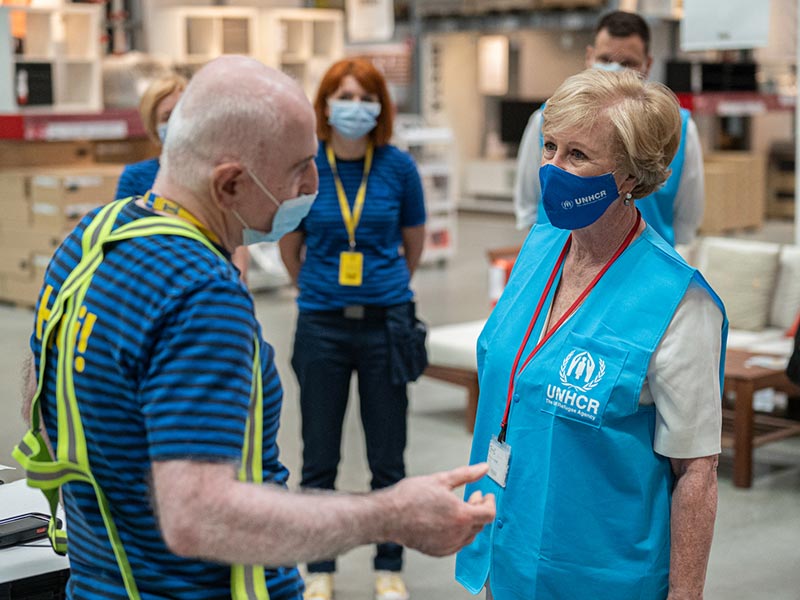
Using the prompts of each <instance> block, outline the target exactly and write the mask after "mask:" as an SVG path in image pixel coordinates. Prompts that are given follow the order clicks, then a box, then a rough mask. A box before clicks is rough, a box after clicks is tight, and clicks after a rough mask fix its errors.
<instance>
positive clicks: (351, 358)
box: [280, 58, 425, 600]
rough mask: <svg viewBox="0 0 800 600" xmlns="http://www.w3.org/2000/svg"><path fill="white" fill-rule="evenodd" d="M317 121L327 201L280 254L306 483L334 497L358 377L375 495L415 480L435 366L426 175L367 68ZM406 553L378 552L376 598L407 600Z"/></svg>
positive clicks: (354, 66) (343, 83) (328, 564)
mask: <svg viewBox="0 0 800 600" xmlns="http://www.w3.org/2000/svg"><path fill="white" fill-rule="evenodd" d="M314 107H315V110H316V114H317V136H318V137H319V140H320V146H319V152H318V154H317V159H316V160H317V169H318V171H319V196H317V199H316V201H315V202H314V205H313V207H312V208H311V212H310V213H309V214H308V216H307V217H306V218H305V220H304V221H303V223H302V224H301V226H300V227H299V229H298V230H297V231H295V232H293V233H291V234H288V235H286V236H284V237H283V239H282V240H281V242H280V246H281V255H282V257H283V260H284V262H285V264H286V267H287V268H288V270H289V273H290V274H291V276H292V278H293V280H294V281H295V283H296V284H297V286H298V288H299V296H298V299H297V304H298V308H299V316H298V321H297V329H296V332H295V340H294V352H293V356H292V367H293V369H294V371H295V374H296V375H297V379H298V383H299V384H300V408H301V413H302V418H303V426H302V430H303V443H304V446H303V473H302V482H301V485H302V486H304V487H308V488H322V489H333V488H334V482H335V480H336V472H337V469H338V465H339V458H340V446H341V438H342V424H343V420H344V415H345V409H346V407H347V399H348V395H349V391H350V379H351V377H352V374H353V372H355V373H357V375H358V392H359V397H360V400H361V407H360V408H361V422H362V424H363V427H364V434H365V438H366V446H367V460H368V462H369V467H370V470H371V472H372V482H371V485H372V488H373V489H378V488H383V487H386V486H389V485H392V484H393V483H396V482H397V481H399V480H400V479H402V478H403V477H404V476H405V465H404V462H403V451H404V450H405V445H406V411H407V408H408V397H407V395H406V383H407V382H408V381H411V380H413V379H415V378H416V377H417V376H418V375H419V373H420V372H421V370H422V369H423V368H424V366H425V356H424V332H421V331H420V328H419V327H417V326H416V318H415V314H414V303H413V295H414V294H413V292H412V291H411V288H410V280H411V276H412V274H413V273H414V269H415V268H416V266H417V264H418V263H419V259H420V256H421V254H422V244H423V240H424V236H425V229H424V223H425V205H424V200H423V194H422V185H421V182H420V178H419V174H418V173H417V169H416V165H415V164H414V161H413V160H412V158H411V157H410V156H409V155H408V154H407V153H405V152H402V151H401V150H399V149H398V148H396V147H394V146H392V145H390V144H389V139H390V138H391V136H392V120H393V107H392V103H391V99H390V97H389V92H388V90H387V88H386V82H385V80H384V78H383V76H382V75H381V74H380V72H379V71H378V70H377V69H376V68H375V67H374V66H373V64H372V63H371V62H370V61H368V60H365V59H358V58H353V59H345V60H342V61H339V62H337V63H336V64H334V65H333V66H332V67H331V68H330V69H329V70H328V72H327V73H326V74H325V76H324V77H323V79H322V83H321V84H320V88H319V91H318V93H317V98H316V101H315V103H314ZM402 552H403V549H402V547H400V546H398V545H397V544H379V545H378V549H377V554H376V556H375V560H374V567H375V570H376V572H377V573H376V583H375V586H376V589H375V592H376V598H378V599H379V600H403V599H405V598H408V592H407V591H406V587H405V585H404V584H403V581H402V579H401V578H400V576H399V571H400V570H401V568H402ZM334 570H335V563H334V562H333V561H325V562H320V563H314V564H309V565H308V571H309V576H308V578H307V581H306V584H307V591H306V596H305V597H306V599H313V600H327V599H328V598H331V597H332V593H333V592H332V588H333V575H332V574H333V571H334Z"/></svg>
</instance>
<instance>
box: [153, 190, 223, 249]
mask: <svg viewBox="0 0 800 600" xmlns="http://www.w3.org/2000/svg"><path fill="white" fill-rule="evenodd" d="M143 200H144V205H145V206H146V207H147V208H149V209H150V210H154V211H158V212H163V213H167V214H170V215H175V216H176V217H178V218H180V219H183V220H184V221H188V222H189V223H191V224H192V225H194V226H195V227H197V228H198V229H199V230H200V233H202V234H203V235H204V236H206V237H207V238H208V239H209V240H211V241H212V242H213V243H215V244H216V245H217V246H220V247H221V246H222V242H221V241H220V239H219V237H218V236H217V234H216V233H214V232H213V231H211V230H210V229H209V228H208V227H206V226H205V225H203V224H202V223H201V222H200V221H198V220H197V217H195V216H194V215H193V214H192V213H190V212H189V211H188V210H186V209H185V208H183V207H182V206H181V205H180V204H178V203H177V202H173V201H172V200H169V199H167V198H164V197H163V196H159V195H158V194H154V193H153V192H147V193H146V194H145V195H144V198H143Z"/></svg>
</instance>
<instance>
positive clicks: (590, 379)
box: [559, 350, 606, 392]
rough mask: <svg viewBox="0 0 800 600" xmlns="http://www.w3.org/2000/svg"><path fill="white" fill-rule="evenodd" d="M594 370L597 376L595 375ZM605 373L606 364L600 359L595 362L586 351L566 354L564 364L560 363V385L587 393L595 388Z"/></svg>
mask: <svg viewBox="0 0 800 600" xmlns="http://www.w3.org/2000/svg"><path fill="white" fill-rule="evenodd" d="M595 370H596V371H597V374H595ZM605 373H606V363H604V362H603V359H602V358H598V359H597V361H595V359H594V357H593V356H592V355H591V354H589V353H588V352H586V351H583V352H578V354H575V350H573V351H572V352H570V353H569V354H567V357H566V358H565V359H564V362H562V363H561V371H560V372H559V375H560V378H561V383H563V384H564V385H565V386H567V387H571V388H574V389H576V390H580V391H581V392H588V391H589V390H591V389H592V388H593V387H595V386H596V385H597V384H598V383H600V380H601V379H603V375H605Z"/></svg>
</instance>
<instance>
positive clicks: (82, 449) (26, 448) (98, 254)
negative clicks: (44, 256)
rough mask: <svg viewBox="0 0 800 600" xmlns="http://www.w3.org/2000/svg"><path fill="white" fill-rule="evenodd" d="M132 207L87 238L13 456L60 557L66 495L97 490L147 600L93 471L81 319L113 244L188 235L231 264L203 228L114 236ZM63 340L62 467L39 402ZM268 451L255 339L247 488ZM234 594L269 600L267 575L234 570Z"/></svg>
mask: <svg viewBox="0 0 800 600" xmlns="http://www.w3.org/2000/svg"><path fill="white" fill-rule="evenodd" d="M124 204H125V201H118V202H115V203H112V204H110V205H108V206H107V207H105V208H104V209H103V210H101V211H100V212H99V213H98V215H97V217H96V218H95V219H94V220H93V221H92V223H91V224H90V225H89V226H88V227H87V229H86V230H85V232H84V236H83V239H82V247H83V258H82V260H81V262H80V263H79V264H78V266H77V267H76V268H75V269H74V270H73V272H72V273H71V274H70V275H69V276H68V277H67V279H66V281H65V282H64V284H63V285H62V288H61V291H60V292H59V294H58V296H57V297H56V299H55V300H54V303H53V307H52V309H51V310H50V315H49V317H48V320H47V325H46V327H45V329H44V332H43V334H42V340H41V341H42V350H41V354H40V368H39V378H38V384H37V390H36V393H35V395H34V398H33V402H32V404H33V406H32V409H31V410H32V415H31V422H32V424H33V427H32V429H31V431H28V433H27V434H26V435H25V437H24V438H23V440H22V441H21V442H20V443H19V444H18V445H17V447H16V448H15V449H14V453H13V454H14V458H15V459H16V460H17V461H18V462H19V463H20V464H21V465H22V466H23V467H24V468H25V470H26V473H27V476H28V484H29V485H30V486H32V487H37V488H39V489H41V490H42V491H43V492H44V494H45V496H46V497H47V499H48V503H49V504H50V508H51V520H50V525H49V527H48V535H49V537H50V541H51V544H52V545H53V549H54V550H55V551H56V552H58V553H60V554H64V553H66V551H67V536H66V533H65V532H64V531H63V530H60V529H58V528H57V522H56V516H55V515H56V509H57V507H58V490H59V488H60V487H61V486H62V485H64V484H65V483H67V482H69V481H76V480H77V481H84V482H86V483H89V484H91V485H92V487H93V488H94V490H95V496H96V497H97V502H98V506H99V508H100V513H101V515H102V517H103V523H104V524H105V527H106V532H107V534H108V538H109V542H110V543H111V547H112V549H113V552H114V556H115V558H116V561H117V565H118V567H119V570H120V574H121V576H122V579H123V583H124V585H125V589H126V592H127V594H128V597H129V598H130V599H131V600H139V598H140V596H139V592H138V589H137V587H136V583H135V581H134V577H133V572H132V570H131V567H130V562H129V561H128V558H127V554H126V552H125V548H124V546H123V544H122V540H121V539H120V537H119V533H118V531H117V528H116V525H115V524H114V520H113V518H112V516H111V507H110V506H109V504H108V500H107V498H106V496H105V494H104V493H103V491H102V489H101V488H100V486H99V485H98V484H97V482H96V481H95V479H94V477H93V476H92V474H91V471H90V467H89V460H88V453H87V448H86V439H85V436H84V431H83V424H82V422H81V418H80V411H79V409H78V402H77V397H76V395H75V386H74V380H73V366H74V365H73V362H74V354H75V333H76V331H77V329H76V327H77V319H78V316H79V314H80V307H81V306H82V305H83V299H84V297H85V295H86V292H87V290H88V288H89V285H90V283H91V279H92V276H93V275H94V272H95V270H96V269H97V267H98V266H99V265H100V263H101V262H102V259H103V244H105V243H107V242H111V241H119V240H122V239H129V238H133V237H143V236H148V235H161V234H163V235H181V236H184V237H189V238H192V239H195V240H197V241H199V242H201V243H203V244H205V245H206V246H207V247H208V248H209V249H211V250H212V251H213V252H214V253H215V254H216V255H218V256H219V257H220V258H223V259H225V256H224V255H223V254H222V253H221V252H220V251H219V250H218V249H217V248H216V247H215V246H214V245H213V244H212V243H211V242H209V241H208V239H207V238H206V237H205V236H204V235H203V234H202V233H200V231H198V230H197V228H196V227H194V226H192V225H190V224H188V223H185V222H184V221H181V220H179V219H172V218H169V217H161V216H159V217H146V218H143V219H138V220H137V221H134V222H132V223H128V224H126V225H124V226H122V227H119V228H117V229H116V230H114V231H113V232H112V231H111V228H112V227H113V224H114V223H115V221H116V217H117V215H118V214H119V212H120V210H121V209H122V208H123V206H124ZM56 332H57V335H58V340H59V357H58V358H59V360H58V365H57V372H56V403H57V415H58V432H59V444H58V450H57V459H56V460H54V459H53V457H52V456H50V453H49V451H48V449H47V446H46V445H45V443H44V440H43V437H42V435H41V433H40V431H39V429H40V425H41V424H40V423H39V402H40V397H41V393H42V389H43V381H44V370H45V369H44V367H45V363H46V358H47V354H46V353H47V348H48V346H49V345H50V341H51V338H52V336H53V334H54V333H56ZM262 446H263V394H262V380H261V359H260V344H259V341H258V336H254V357H253V373H252V384H251V393H250V404H249V408H248V417H247V425H246V432H245V440H244V443H243V447H242V465H241V467H240V470H239V479H240V480H241V481H251V482H254V483H260V482H261V481H262V480H263V472H262V469H263V465H262V460H263V447H262ZM231 594H232V598H233V599H234V600H269V593H268V591H267V586H266V577H265V575H264V568H263V567H257V566H252V565H234V566H233V567H231Z"/></svg>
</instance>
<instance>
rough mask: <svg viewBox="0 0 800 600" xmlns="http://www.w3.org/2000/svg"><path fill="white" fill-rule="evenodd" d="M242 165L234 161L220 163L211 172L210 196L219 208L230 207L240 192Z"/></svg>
mask: <svg viewBox="0 0 800 600" xmlns="http://www.w3.org/2000/svg"><path fill="white" fill-rule="evenodd" d="M243 173H244V169H243V168H242V165H240V164H239V163H235V162H227V163H222V164H220V165H217V166H216V167H214V170H213V171H212V172H211V187H212V194H211V197H212V198H213V199H214V201H215V202H217V203H218V204H219V205H220V208H224V209H230V208H233V206H234V205H235V204H236V202H237V200H238V198H236V196H237V195H238V194H241V193H242V188H241V184H242V181H241V179H242V174H243Z"/></svg>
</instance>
